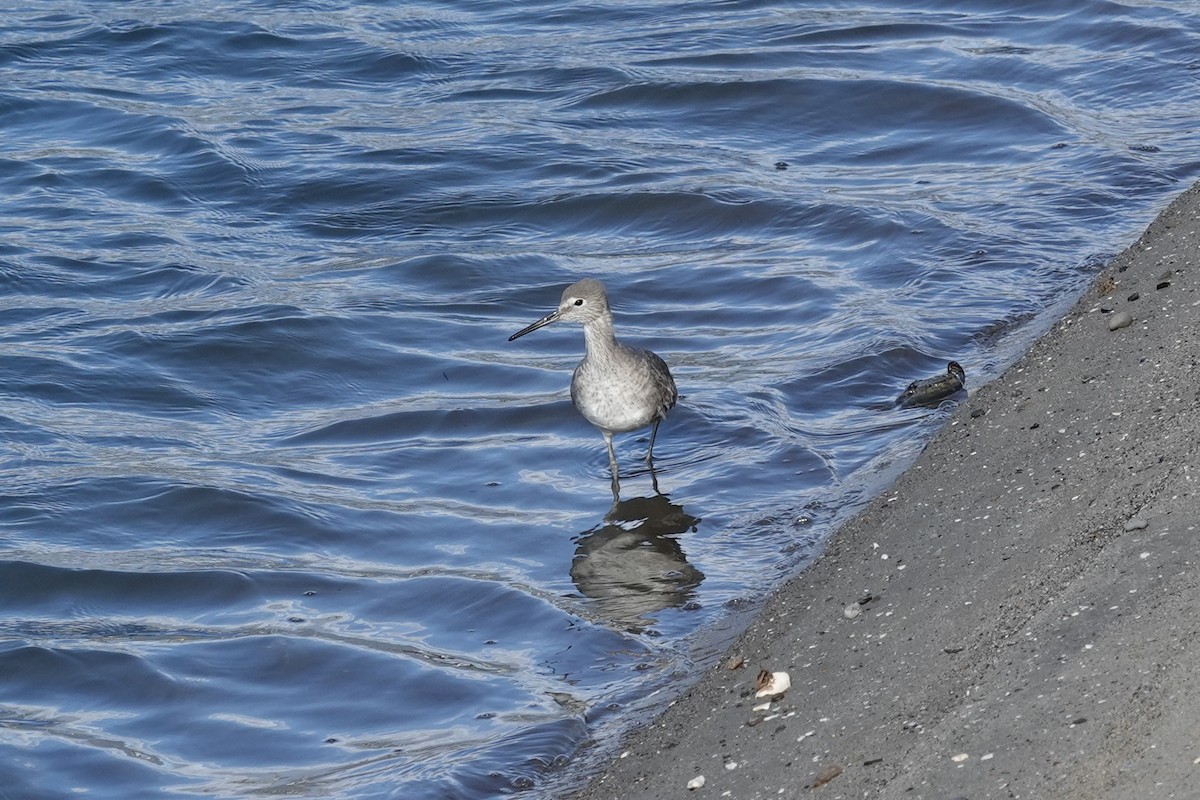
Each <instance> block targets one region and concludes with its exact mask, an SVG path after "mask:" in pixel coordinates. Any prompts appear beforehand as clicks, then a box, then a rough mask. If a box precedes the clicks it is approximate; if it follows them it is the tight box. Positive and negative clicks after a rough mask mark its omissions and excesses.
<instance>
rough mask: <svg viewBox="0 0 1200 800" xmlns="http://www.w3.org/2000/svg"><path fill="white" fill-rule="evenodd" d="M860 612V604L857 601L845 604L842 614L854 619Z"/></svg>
mask: <svg viewBox="0 0 1200 800" xmlns="http://www.w3.org/2000/svg"><path fill="white" fill-rule="evenodd" d="M860 614H862V606H860V605H859V604H858V603H851V604H850V605H848V606H846V610H845V611H843V612H842V616H843V617H845V618H846V619H854V618H855V617H857V616H859V615H860Z"/></svg>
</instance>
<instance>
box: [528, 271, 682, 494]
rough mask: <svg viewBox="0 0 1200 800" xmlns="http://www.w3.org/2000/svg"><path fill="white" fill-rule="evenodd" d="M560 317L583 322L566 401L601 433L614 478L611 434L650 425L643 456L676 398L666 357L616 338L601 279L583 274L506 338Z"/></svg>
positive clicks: (555, 320)
mask: <svg viewBox="0 0 1200 800" xmlns="http://www.w3.org/2000/svg"><path fill="white" fill-rule="evenodd" d="M560 321H561V322H578V323H579V324H581V325H583V338H584V343H585V345H586V351H585V354H584V357H583V361H581V362H579V366H577V367H575V372H574V374H573V375H572V376H571V402H572V403H574V404H575V408H577V409H578V410H579V413H580V414H582V415H583V416H584V418H585V419H586V420H587V421H588V422H590V423H592V424H593V425H595V426H596V427H597V428H599V429H600V433H601V434H603V435H604V441H605V444H607V445H608V460H609V466H610V467H611V468H612V474H613V480H614V481H615V480H616V479H617V457H616V454H615V453H614V452H613V445H612V437H613V434H614V433H624V432H626V431H635V430H638V429H639V428H644V427H646V426H647V425H651V424H652V425H654V430H653V432H652V433H651V434H650V449H649V451H648V452H647V454H646V461H647V462H649V461H650V460H651V459H652V458H653V456H654V438H655V437H656V436H657V435H658V426H659V424H660V423H661V422H662V421H663V420H664V419H665V418H666V416H667V412H668V411H670V410H671V408H672V407H673V406H674V405H675V401H676V400H677V399H678V398H679V392H678V390H677V389H676V388H675V380H674V379H673V378H672V377H671V370H670V369H669V368H668V367H667V364H666V362H665V361H663V360H662V359H661V358H659V357H658V356H657V355H655V354H654V353H652V352H650V351H649V350H642V349H639V348H637V347H629V346H628V345H624V344H621V343H620V342H619V341H617V337H616V333H615V332H614V330H613V317H612V310H611V309H610V308H609V305H608V293H607V292H605V291H604V284H602V283H600V281H598V280H595V279H594V278H584V279H583V280H581V281H579V282H577V283H573V284H571V285H570V286H568V287H567V288H566V289H565V290H564V291H563V293H562V300H561V301H560V302H559V304H558V308H557V309H555V310H554V311H552V312H550V313H549V314H547V315H546V316H544V317H542V318H541V319H539V320H538V321H537V322H535V323H533V324H532V325H530V326H528V327H526V328H524V329H522V330H520V331H517V332H516V333H514V334H513V335H512V336H510V337H509V341H510V342H511V341H512V340H513V339H516V338H517V337H519V336H524V335H525V334H527V333H530V332H532V331H535V330H537V329H538V328H541V327H544V326H546V325H549V324H550V323H552V322H560Z"/></svg>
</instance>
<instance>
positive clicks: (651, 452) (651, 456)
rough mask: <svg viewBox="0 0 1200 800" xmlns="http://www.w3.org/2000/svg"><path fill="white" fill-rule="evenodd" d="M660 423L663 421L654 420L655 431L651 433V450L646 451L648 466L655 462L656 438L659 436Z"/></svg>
mask: <svg viewBox="0 0 1200 800" xmlns="http://www.w3.org/2000/svg"><path fill="white" fill-rule="evenodd" d="M660 422H662V420H661V419H656V420H654V430H652V431H650V449H649V450H647V451H646V463H647V464H649V463H650V462H652V461H653V460H654V437H655V436H658V425H659V423H660Z"/></svg>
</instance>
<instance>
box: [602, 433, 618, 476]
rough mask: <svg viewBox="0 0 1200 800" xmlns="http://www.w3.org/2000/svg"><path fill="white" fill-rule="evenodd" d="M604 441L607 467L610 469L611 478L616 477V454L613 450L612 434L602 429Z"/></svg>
mask: <svg viewBox="0 0 1200 800" xmlns="http://www.w3.org/2000/svg"><path fill="white" fill-rule="evenodd" d="M604 443H605V444H606V445H608V467H609V469H611V470H612V476H613V480H614V481H615V480H616V479H617V477H618V476H617V454H616V453H615V452H614V451H613V444H612V434H611V433H609V432H608V431H604Z"/></svg>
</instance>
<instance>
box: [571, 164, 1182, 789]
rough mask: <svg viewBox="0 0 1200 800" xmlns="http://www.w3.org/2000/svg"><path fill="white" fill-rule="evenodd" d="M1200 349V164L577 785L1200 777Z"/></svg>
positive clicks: (1078, 783) (1117, 782) (936, 784)
mask: <svg viewBox="0 0 1200 800" xmlns="http://www.w3.org/2000/svg"><path fill="white" fill-rule="evenodd" d="M1121 312H1127V313H1128V314H1129V315H1131V317H1132V322H1131V324H1129V325H1128V326H1127V327H1120V328H1117V329H1115V330H1110V322H1112V321H1113V320H1114V318H1115V317H1116V316H1117V314H1119V313H1121ZM1198 360H1200V184H1198V185H1197V186H1194V187H1192V189H1190V190H1189V191H1187V192H1186V193H1184V194H1183V195H1182V196H1181V197H1180V198H1178V199H1177V200H1176V201H1175V202H1174V203H1173V204H1172V205H1171V206H1170V207H1169V208H1168V209H1167V210H1166V211H1164V212H1163V213H1162V214H1161V215H1160V216H1159V217H1158V218H1157V219H1156V220H1155V221H1154V223H1153V224H1152V225H1151V226H1150V228H1149V229H1148V230H1147V231H1146V233H1145V234H1144V235H1143V236H1142V237H1141V238H1140V239H1139V240H1138V241H1137V242H1136V243H1135V244H1134V245H1133V246H1131V247H1130V248H1129V249H1128V250H1126V251H1125V252H1124V253H1122V254H1121V255H1120V256H1118V257H1117V258H1116V259H1114V260H1113V261H1112V262H1111V263H1110V264H1109V265H1108V266H1107V267H1106V268H1105V269H1104V270H1103V272H1102V273H1101V274H1100V276H1099V277H1098V278H1097V280H1096V282H1095V283H1094V284H1093V285H1092V287H1091V288H1090V289H1089V290H1088V291H1087V292H1086V294H1085V295H1084V296H1083V298H1082V299H1081V300H1080V301H1079V303H1078V304H1077V305H1076V306H1075V307H1074V308H1073V309H1072V310H1071V312H1070V313H1069V314H1068V315H1067V316H1066V317H1065V318H1064V319H1062V320H1061V321H1060V322H1059V323H1058V324H1056V325H1055V326H1054V327H1053V328H1052V329H1051V331H1050V332H1048V333H1047V334H1046V335H1045V336H1044V337H1043V338H1042V339H1041V340H1039V341H1038V342H1037V343H1036V344H1035V345H1034V346H1033V348H1032V349H1031V350H1030V351H1029V352H1028V353H1027V354H1026V355H1025V356H1024V357H1023V358H1022V359H1021V360H1020V361H1019V362H1017V363H1016V364H1015V365H1013V366H1012V367H1011V368H1009V369H1008V371H1007V372H1005V374H1004V375H1003V376H1001V377H1000V378H999V379H997V380H995V381H993V382H992V383H990V384H988V385H987V386H984V387H982V388H978V389H975V388H971V387H970V365H969V364H968V365H965V366H966V367H967V373H968V387H969V388H971V393H970V396H969V398H968V399H967V400H966V401H965V402H963V404H962V405H961V406H960V407H959V408H958V410H957V411H956V413H955V414H954V416H953V418H952V419H951V420H950V422H949V423H948V424H947V425H946V426H945V427H944V428H943V429H942V431H941V432H940V433H939V434H938V435H937V436H936V437H935V438H934V440H933V441H932V442H931V443H930V444H929V446H928V447H927V448H926V449H925V451H924V453H922V455H921V456H920V457H919V458H918V459H917V461H916V462H915V463H914V464H913V465H912V467H910V468H909V469H908V470H907V471H906V472H905V473H904V474H903V475H902V476H901V477H900V478H899V479H898V480H897V481H896V483H895V484H894V485H893V486H892V487H891V488H890V489H888V490H887V491H886V492H885V493H884V494H883V495H881V496H880V497H879V498H878V499H876V500H875V501H874V502H873V503H871V504H870V506H869V507H868V508H867V509H866V510H865V511H863V512H862V513H861V514H859V515H858V516H857V517H856V518H854V519H853V520H852V521H851V522H849V523H848V524H847V525H845V526H844V527H843V528H842V529H841V530H839V531H838V532H837V533H836V534H835V535H834V537H833V538H832V539H831V541H830V543H829V544H828V546H827V548H826V552H825V554H824V555H823V556H822V557H821V558H820V559H819V560H818V561H817V562H816V563H815V564H814V565H813V566H811V567H810V568H809V569H808V570H806V571H805V572H804V573H802V574H801V575H800V576H799V577H797V578H796V579H795V580H793V581H792V582H791V583H789V584H788V585H787V586H785V587H784V588H783V589H781V590H780V591H779V592H778V593H776V594H775V595H774V596H773V597H772V599H771V600H770V601H769V602H768V603H767V605H766V606H765V608H764V610H763V612H762V614H761V616H760V617H759V618H758V619H757V621H756V622H755V623H754V624H753V625H752V626H751V627H750V629H749V630H748V631H747V632H746V633H745V634H744V635H743V636H742V637H741V638H740V639H739V640H738V641H737V642H736V643H735V644H734V646H733V647H732V648H731V649H730V653H729V657H728V658H726V659H723V660H722V663H721V664H720V665H718V666H716V667H714V668H713V669H711V670H710V671H709V672H708V674H706V675H705V676H704V677H703V678H702V679H701V680H700V681H699V682H698V683H697V684H696V685H695V686H694V687H693V688H692V689H691V690H690V691H689V692H688V693H687V694H686V696H684V697H683V698H681V699H680V700H679V701H678V702H676V703H674V704H672V705H671V706H670V707H669V708H668V709H667V711H666V713H665V714H664V715H663V716H662V717H661V718H659V719H658V720H656V721H654V722H653V723H651V724H648V725H647V726H646V727H645V728H643V729H642V730H640V731H638V732H637V733H635V734H634V735H633V736H632V737H631V738H630V739H629V741H628V742H627V743H626V745H625V747H624V748H623V750H624V753H623V755H622V757H621V758H619V759H617V760H616V761H615V762H614V763H613V764H612V766H611V767H610V768H609V769H608V770H607V771H606V772H605V773H604V774H603V775H601V776H600V777H598V778H597V779H595V780H594V781H593V782H592V784H591V785H590V786H588V787H586V788H585V789H584V790H583V791H582V792H580V793H579V794H577V795H575V796H576V797H577V798H580V799H581V800H600V799H601V798H614V799H616V798H619V799H620V800H633V799H634V798H682V797H691V798H703V797H711V798H722V797H729V798H734V799H735V800H750V799H752V798H769V797H770V798H775V797H799V796H808V795H809V794H811V795H812V796H814V797H826V798H852V797H853V798H864V797H866V798H913V799H914V800H916V799H917V798H938V799H939V800H950V799H951V798H970V799H971V800H979V798H1072V799H1073V800H1074V799H1075V798H1096V799H1097V800H1099V799H1103V798H1112V800H1127V798H1132V797H1138V798H1167V797H1178V798H1195V797H1200V733H1198V731H1200V722H1198V721H1200V498H1198V497H1197V494H1196V493H1197V489H1200V365H1198V363H1197V362H1198ZM868 598H869V599H868ZM856 601H860V607H859V612H860V613H859V614H858V615H857V616H854V617H853V618H851V617H850V616H848V615H847V613H846V610H847V607H848V606H850V605H851V604H852V603H854V602H856ZM853 613H854V610H853V609H851V611H850V614H851V615H853ZM733 657H740V658H742V659H744V662H745V664H744V666H742V667H741V668H739V669H729V668H728V664H729V661H730V659H731V658H733ZM761 668H766V669H768V670H784V671H787V672H788V673H789V674H790V677H791V681H792V687H791V689H789V690H788V691H787V692H786V693H785V694H784V695H783V697H782V698H781V699H779V700H777V701H775V702H772V703H771V705H770V708H769V710H767V711H763V710H757V711H756V710H755V709H754V707H755V706H756V705H758V704H759V703H761V702H763V701H762V700H756V699H755V698H754V693H753V689H754V683H755V677H756V673H758V671H759V670H760V669H761ZM699 775H703V776H704V779H705V780H704V786H703V787H702V788H699V789H695V790H691V791H689V789H688V788H687V784H688V782H689V781H690V780H692V779H694V778H696V777H697V776H699Z"/></svg>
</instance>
